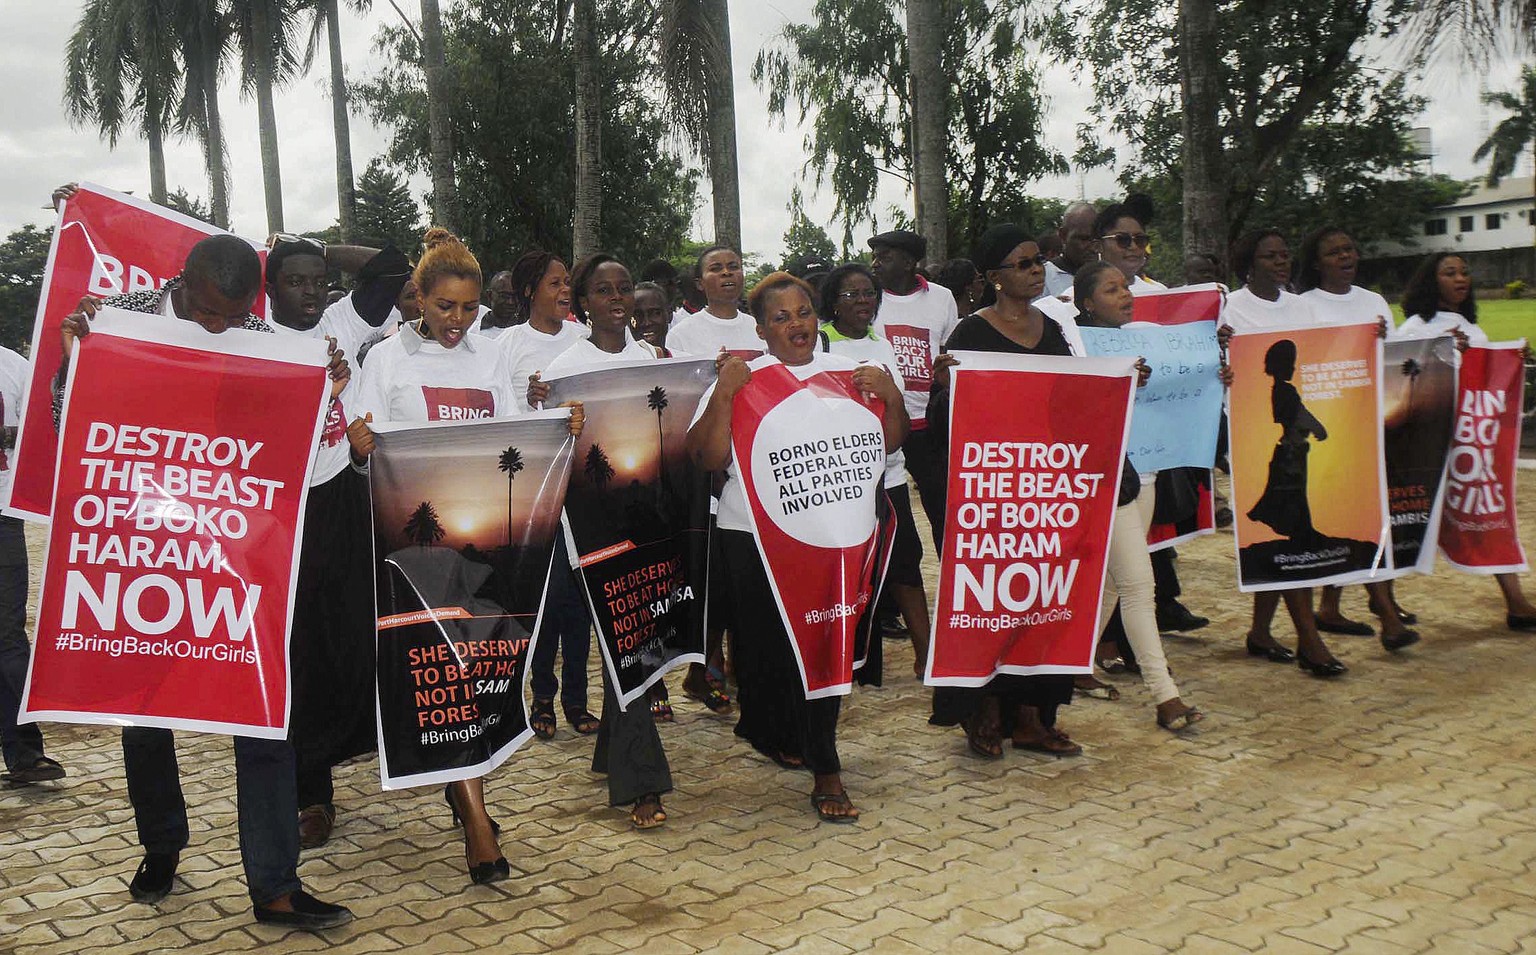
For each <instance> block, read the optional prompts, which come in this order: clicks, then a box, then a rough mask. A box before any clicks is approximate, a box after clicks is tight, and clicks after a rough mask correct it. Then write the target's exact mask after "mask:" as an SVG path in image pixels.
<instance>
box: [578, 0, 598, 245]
mask: <svg viewBox="0 0 1536 955" xmlns="http://www.w3.org/2000/svg"><path fill="white" fill-rule="evenodd" d="M596 8H597V0H576V9H575V20H574V23H573V27H574V33H573V34H572V37H571V39H572V40H573V45H574V46H575V51H574V53H575V55H574V57H573V59H575V61H576V201H575V207H576V211H575V217H574V221H573V222H572V226H573V228H572V242H571V244H572V247H573V248H572V254H573V255H574V256H575V257H576V258H578V259H580V258H582V257H584V256H586V255H588V254H589V253H592V252H595V251H597V246H598V239H597V226H598V222H599V221H600V219H601V218H602V211H603V183H602V177H603V168H602V166H603V160H602V145H603V111H602V106H601V103H600V102H599V101H600V99H601V98H602V97H601V93H600V92H599V88H598V78H597V77H598V69H597V66H598V64H597V58H598V43H597V22H596V21H597V9H596Z"/></svg>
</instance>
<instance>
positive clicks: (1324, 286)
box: [1296, 226, 1419, 651]
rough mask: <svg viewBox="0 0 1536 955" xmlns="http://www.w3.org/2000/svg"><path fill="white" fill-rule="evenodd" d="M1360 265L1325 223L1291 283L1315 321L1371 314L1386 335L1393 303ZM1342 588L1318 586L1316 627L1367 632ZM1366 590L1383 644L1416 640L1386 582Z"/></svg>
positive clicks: (1310, 239)
mask: <svg viewBox="0 0 1536 955" xmlns="http://www.w3.org/2000/svg"><path fill="white" fill-rule="evenodd" d="M1359 265H1360V250H1359V247H1358V246H1356V245H1355V240H1354V239H1352V238H1350V236H1349V233H1347V232H1345V231H1344V230H1343V229H1341V228H1339V227H1338V226H1324V227H1322V228H1321V229H1316V230H1314V231H1313V232H1311V233H1310V234H1308V235H1307V237H1306V238H1305V239H1303V240H1302V241H1301V269H1300V271H1299V272H1298V274H1297V279H1296V285H1297V287H1298V288H1300V289H1301V297H1302V299H1303V300H1304V301H1306V302H1307V304H1308V305H1310V306H1311V307H1312V315H1313V317H1314V318H1316V319H1317V320H1318V321H1320V322H1329V323H1332V322H1358V321H1362V320H1368V319H1374V320H1375V321H1376V322H1377V323H1378V324H1379V325H1380V327H1381V329H1382V333H1383V334H1384V335H1385V333H1386V330H1387V329H1388V328H1389V327H1390V326H1391V315H1392V307H1391V306H1389V305H1388V304H1387V300H1386V299H1384V298H1382V297H1381V296H1380V295H1379V294H1378V293H1376V292H1373V291H1371V290H1370V289H1368V288H1361V287H1360V286H1358V285H1356V284H1354V282H1355V275H1356V272H1357V271H1358V267H1359ZM1343 592H1344V588H1343V587H1337V586H1328V587H1324V588H1323V596H1322V600H1321V601H1320V602H1319V604H1318V608H1317V628H1318V629H1319V630H1321V631H1323V632H1325V633H1342V634H1351V635H1354V636H1361V637H1368V636H1371V634H1372V630H1371V627H1370V625H1369V624H1365V623H1360V622H1359V621H1356V620H1350V619H1349V618H1348V617H1345V616H1344V613H1343V611H1341V610H1340V609H1339V598H1340V596H1342V594H1343ZM1365 592H1366V593H1367V594H1368V595H1369V607H1370V609H1371V612H1372V613H1374V614H1375V615H1376V616H1377V617H1378V618H1379V619H1380V620H1381V645H1382V646H1383V647H1385V648H1386V649H1388V650H1393V651H1395V650H1401V649H1402V648H1404V647H1406V646H1409V645H1411V644H1414V643H1417V642H1418V640H1419V635H1418V634H1417V633H1415V632H1414V631H1412V630H1409V629H1408V628H1407V626H1406V625H1407V624H1411V623H1416V622H1418V617H1416V616H1415V615H1414V614H1411V613H1408V612H1406V611H1404V610H1403V608H1402V607H1399V606H1398V605H1397V598H1396V597H1395V596H1394V595H1393V593H1392V583H1391V581H1380V582H1377V583H1369V584H1366V585H1365Z"/></svg>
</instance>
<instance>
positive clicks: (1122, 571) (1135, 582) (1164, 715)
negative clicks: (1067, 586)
mask: <svg viewBox="0 0 1536 955" xmlns="http://www.w3.org/2000/svg"><path fill="white" fill-rule="evenodd" d="M1072 286H1073V300H1074V301H1076V302H1077V305H1078V309H1079V311H1078V315H1077V323H1078V324H1079V325H1082V326H1088V327H1100V328H1119V327H1120V326H1122V325H1125V324H1127V323H1129V322H1130V321H1131V314H1132V307H1133V302H1134V296H1133V295H1132V294H1131V289H1130V285H1129V283H1128V282H1127V281H1126V277H1125V274H1124V272H1123V271H1122V270H1121V269H1119V268H1117V267H1116V266H1114V265H1112V264H1111V263H1109V262H1104V261H1099V262H1092V263H1089V264H1088V265H1086V266H1084V267H1083V268H1081V269H1078V270H1077V275H1076V276H1075V277H1074V278H1073V281H1072ZM1149 374H1150V369H1149V368H1147V366H1146V365H1145V364H1142V365H1141V375H1142V379H1141V380H1142V381H1143V382H1145V381H1146V378H1147V376H1148V375H1149ZM1155 497H1156V493H1155V491H1154V490H1152V489H1149V488H1148V487H1147V486H1146V484H1145V483H1144V482H1143V481H1141V479H1140V478H1139V477H1138V476H1137V474H1136V469H1135V468H1134V467H1132V466H1131V462H1130V458H1129V457H1127V458H1126V459H1125V461H1124V465H1123V470H1122V477H1121V485H1120V499H1119V502H1118V503H1119V507H1118V508H1117V509H1116V511H1115V523H1114V527H1113V529H1112V531H1111V533H1110V538H1109V561H1108V573H1107V574H1106V575H1105V579H1104V599H1103V601H1102V603H1101V606H1103V607H1112V606H1114V605H1115V601H1116V600H1117V599H1118V600H1119V602H1120V620H1121V625H1122V626H1123V627H1124V630H1125V637H1126V639H1127V640H1128V641H1130V644H1131V649H1132V651H1133V652H1134V653H1135V654H1136V660H1137V662H1138V663H1139V664H1140V667H1141V678H1142V680H1143V682H1145V683H1146V685H1147V689H1148V690H1150V691H1151V693H1152V699H1153V702H1154V703H1155V704H1156V706H1157V725H1158V726H1161V727H1162V728H1163V729H1166V730H1170V731H1172V732H1178V731H1179V730H1183V729H1187V728H1188V727H1190V726H1193V725H1194V724H1195V723H1198V722H1200V721H1201V720H1203V719H1204V718H1205V714H1203V713H1201V712H1200V711H1199V710H1197V709H1195V708H1194V707H1192V706H1190V705H1189V704H1188V703H1185V702H1184V701H1183V700H1182V699H1181V698H1180V696H1179V688H1178V686H1177V685H1176V684H1175V683H1174V682H1173V677H1172V676H1171V675H1170V674H1169V672H1168V660H1167V657H1166V656H1165V655H1164V653H1163V638H1162V634H1161V633H1160V632H1159V631H1158V626H1157V603H1156V600H1155V599H1154V597H1153V590H1154V583H1153V576H1152V560H1151V557H1150V556H1149V555H1148V553H1147V523H1148V522H1149V521H1151V519H1152V504H1153V501H1154V499H1155Z"/></svg>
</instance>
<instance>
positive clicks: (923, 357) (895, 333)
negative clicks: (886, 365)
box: [885, 325, 933, 393]
mask: <svg viewBox="0 0 1536 955" xmlns="http://www.w3.org/2000/svg"><path fill="white" fill-rule="evenodd" d="M885 340H886V341H888V342H890V343H891V350H892V351H894V352H895V353H896V366H897V367H898V368H900V369H901V377H902V378H904V379H906V383H907V390H908V391H917V392H924V393H926V392H928V391H929V390H930V388H931V387H932V385H933V354H932V346H931V345H930V344H929V337H928V329H926V328H922V327H920V326H917V325H887V326H885Z"/></svg>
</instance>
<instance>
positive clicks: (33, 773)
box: [5, 756, 64, 786]
mask: <svg viewBox="0 0 1536 955" xmlns="http://www.w3.org/2000/svg"><path fill="white" fill-rule="evenodd" d="M63 778H64V767H63V766H60V765H59V764H58V762H57V761H55V760H52V759H49V758H48V757H46V756H39V757H38V758H37V760H36V761H35V762H33V763H32V765H31V766H23V767H21V768H20V769H13V770H11V771H10V772H8V773H6V774H5V781H6V782H8V783H15V784H16V785H18V786H30V785H31V784H32V783H46V782H52V781H53V780H55V779H63Z"/></svg>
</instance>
